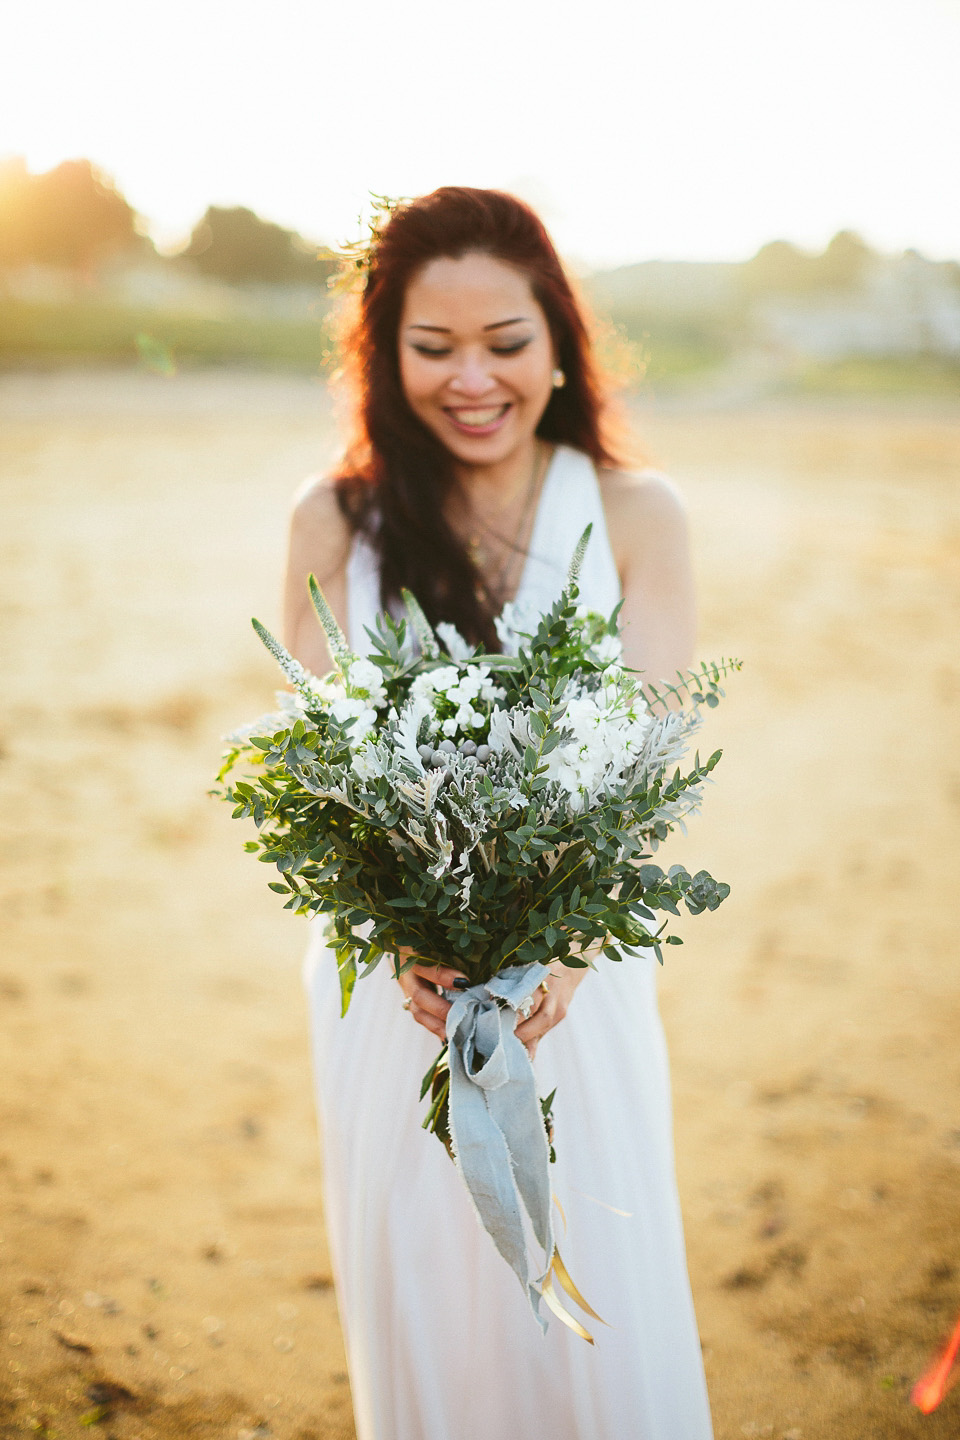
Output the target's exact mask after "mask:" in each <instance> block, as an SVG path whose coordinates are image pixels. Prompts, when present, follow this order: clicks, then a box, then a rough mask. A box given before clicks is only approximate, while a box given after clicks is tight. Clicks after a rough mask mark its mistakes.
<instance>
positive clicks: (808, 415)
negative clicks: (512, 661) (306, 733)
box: [0, 372, 960, 1440]
mask: <svg viewBox="0 0 960 1440" xmlns="http://www.w3.org/2000/svg"><path fill="white" fill-rule="evenodd" d="M637 419H638V423H639V425H640V427H641V429H642V432H643V435H644V437H645V440H646V443H647V445H648V448H649V450H650V451H651V452H652V454H653V455H654V456H655V457H656V459H657V460H658V462H659V463H660V464H661V465H662V466H664V467H665V468H667V469H668V470H669V471H670V472H671V473H672V474H674V475H675V476H676V477H677V479H678V481H679V482H680V484H681V485H682V487H683V489H684V491H685V493H686V495H687V497H688V500H689V504H690V509H691V515H692V521H693V529H694V539H695V547H696V557H697V567H698V572H699V576H700V582H701V591H702V601H703V626H702V641H701V652H702V653H703V654H704V655H706V656H709V655H718V654H720V653H721V652H722V653H733V654H737V655H739V656H741V657H742V658H743V660H744V662H745V668H744V670H743V672H742V674H741V675H740V676H739V677H737V678H736V680H735V681H734V682H733V683H732V684H731V685H730V687H729V696H728V700H727V701H726V703H725V704H724V706H723V707H722V708H721V709H720V710H719V711H718V712H717V713H716V715H715V716H714V717H712V719H711V730H710V734H709V736H708V737H707V738H706V740H705V746H704V748H708V747H709V748H713V746H714V745H720V744H722V745H723V747H724V750H725V756H724V760H723V763H722V765H721V766H720V768H719V770H718V771H717V776H716V780H717V783H716V785H715V786H714V788H713V790H712V792H711V793H710V794H709V795H708V801H707V806H706V810H705V813H704V816H703V817H702V819H701V820H700V821H698V822H696V824H695V825H694V826H693V827H692V829H691V833H690V836H689V838H688V839H687V840H685V841H681V842H680V843H679V844H676V845H674V847H673V855H674V857H675V858H677V859H683V860H685V861H687V862H689V863H692V864H696V865H697V866H699V865H701V864H705V865H707V866H708V867H709V868H710V869H711V870H712V871H713V873H714V874H716V875H718V876H720V877H722V878H724V879H726V880H728V881H729V882H730V883H731V884H732V886H733V894H732V896H731V898H730V900H729V901H728V902H727V904H726V905H725V906H724V907H723V908H722V909H721V910H720V911H719V912H717V914H715V915H713V916H705V917H702V918H700V919H698V920H696V921H692V920H688V921H687V922H686V923H684V925H683V927H682V933H683V934H684V935H685V937H686V939H687V945H686V946H685V948H683V949H677V950H674V951H673V952H672V953H670V955H669V960H668V964H667V966H666V969H665V971H664V973H663V976H662V1008H663V1014H664V1020H665V1024H666V1027H667V1032H668V1037H669V1041H670V1046H671V1052H672V1057H673V1074H674V1084H675V1096H676V1136H677V1148H678V1168H679V1178H680V1187H681V1194H682V1200H683V1206H684V1212H685V1218H686V1227H687V1239H688V1249H689V1255H690V1265H691V1274H692V1279H693V1286H694V1292H695V1298H696V1303H697V1309H698V1314H699V1318H700V1325H701V1332H702V1337H703V1344H704V1354H705V1360H706V1367H707V1376H708V1382H709V1385H710V1390H711V1395H712V1400H713V1405H714V1410H715V1418H716V1429H717V1436H718V1440H738V1437H740V1436H771V1437H774V1440H778V1437H779V1440H821V1437H823V1440H834V1437H837V1440H841V1437H857V1440H862V1437H871V1440H872V1437H884V1440H886V1437H901V1436H903V1437H906V1436H914V1435H917V1436H929V1437H938V1440H939V1437H947V1436H955V1435H957V1434H958V1433H960V1392H955V1393H954V1394H953V1395H950V1396H948V1397H947V1399H946V1400H945V1402H944V1404H943V1405H942V1407H941V1408H940V1409H939V1410H938V1411H937V1412H936V1413H935V1414H934V1415H932V1416H930V1417H928V1418H924V1417H921V1416H920V1415H919V1414H918V1413H917V1412H916V1411H915V1410H914V1409H913V1408H912V1407H911V1406H910V1404H909V1391H910V1386H911V1383H912V1381H913V1379H915V1378H916V1376H917V1374H918V1373H919V1372H920V1370H921V1369H922V1368H923V1367H924V1365H925V1363H926V1362H927V1360H928V1358H929V1357H930V1355H931V1354H932V1353H933V1352H934V1350H935V1349H936V1347H937V1345H938V1344H939V1343H940V1342H941V1341H942V1339H943V1337H944V1336H945V1334H946V1332H947V1331H948V1330H949V1328H950V1325H951V1323H952V1321H953V1318H954V1316H955V1315H956V1313H957V1312H958V1311H960V1238H958V1236H960V1226H958V1219H960V1104H958V1080H960V1050H958V1045H957V1036H958V1035H960V980H958V975H957V968H956V964H955V960H954V954H955V938H954V937H955V934H956V931H957V923H958V903H957V898H956V897H957V890H958V886H957V883H956V878H955V871H956V855H957V840H958V832H960V759H958V758H957V757H958V751H957V750H955V749H954V746H955V745H956V743H957V740H958V729H960V721H958V706H960V655H958V651H957V635H958V632H960V487H958V484H957V478H958V470H960V404H958V405H957V406H956V407H950V406H945V405H941V406H939V407H934V406H932V405H927V406H924V405H920V404H913V405H910V406H907V405H899V406H897V407H888V408H886V409H880V408H873V409H870V408H863V407H861V408H853V407H851V406H850V405H843V406H833V407H830V406H825V405H822V404H820V405H817V404H814V403H810V404H800V403H793V404H790V405H787V404H783V405H779V406H778V405H776V404H773V403H772V402H768V403H766V404H764V405H759V404H754V405H753V406H742V407H740V408H722V407H719V406H716V405H715V406H714V407H712V408H711V407H710V406H708V405H707V404H706V402H705V401H700V402H698V401H697V400H696V398H695V397H691V398H689V399H687V400H686V401H684V402H682V403H681V402H679V401H678V402H675V403H674V404H672V405H670V406H667V405H666V404H660V405H659V406H656V405H654V404H652V403H650V402H648V403H646V404H644V405H640V406H638V408H637ZM334 446H335V437H334V433H333V429H332V426H331V420H330V408H329V404H328V402H327V398H326V396H325V394H324V392H323V390H322V389H321V388H320V386H319V385H318V384H317V383H315V382H313V381H310V380H301V379H287V378H271V377H263V376H254V375H245V374H242V373H234V374H229V373H216V374H207V375H195V376H178V377H176V378H174V379H171V380H164V379H161V378H159V377H155V376H151V375H137V374H131V373H112V372H99V373H81V372H78V373H64V374H61V375H47V376H39V375H38V376H30V375H19V376H6V377H4V378H3V379H2V380H0V463H2V479H0V484H2V509H0V557H2V581H0V605H2V613H3V626H2V629H0V647H2V651H3V677H4V678H3V690H2V697H0V747H2V750H0V804H2V826H3V828H2V836H0V843H2V854H3V860H4V865H3V870H2V878H0V922H2V927H3V938H2V950H0V1023H2V1046H3V1051H2V1053H3V1079H2V1084H0V1117H2V1136H0V1235H2V1243H0V1436H6V1435H10V1436H14V1435H21V1434H38V1435H44V1434H47V1435H56V1436H59V1437H72V1436H81V1435H84V1434H90V1433H100V1434H103V1435H112V1436H114V1437H116V1440H134V1437H141V1440H153V1437H164V1440H166V1437H179V1436H197V1437H214V1436H217V1437H219V1436H224V1437H231V1440H234V1437H239V1440H243V1437H247V1440H249V1437H252V1436H267V1435H269V1436H273V1437H277V1440H310V1437H324V1440H340V1437H348V1436H351V1435H352V1434H353V1427H352V1420H351V1413H350V1399H349V1387H348V1384H347V1380H346V1374H345V1364H344V1357H343V1349H342V1343H341V1339H340V1334H339V1328H338V1323H337V1314H336V1302H335V1298H334V1294H333V1290H332V1287H331V1280H330V1271H329V1259H328V1255H327V1252H326V1248H325V1240H324V1234H323V1224H322V1201H321V1176H320V1166H319V1160H318V1155H317V1147H316V1133H315V1125H314V1119H313V1113H312V1099H311V1087H310V1074H309V1057H308V1050H307V1042H306V1034H305V1020H304V1006H303V1000H302V996H301V990H300V980H299V965H300V957H301V952H302V949H303V944H304V928H303V926H304V922H303V921H302V920H298V919H296V918H294V917H291V916H290V915H288V914H285V913H283V912H282V910H281V909H280V907H279V905H278V904H277V903H276V897H274V896H273V895H271V894H270V893H269V892H268V891H267V889H266V885H265V881H266V879H267V878H269V877H268V875H267V872H266V871H265V870H264V869H262V868H259V867H257V865H256V864H255V862H254V861H252V860H251V859H250V857H248V856H246V855H244V854H243V853H242V851H241V841H242V838H243V837H242V835H241V831H240V827H239V826H236V825H235V824H234V823H233V822H232V821H231V820H230V819H229V816H228V814H227V811H226V809H225V807H223V806H219V805H216V804H214V802H213V801H211V800H209V799H208V798H207V797H206V795H205V788H206V786H207V785H208V784H209V782H210V778H211V775H212V773H213V771H214V770H215V768H216V761H217V755H218V751H219V740H218V737H219V735H220V734H221V733H222V732H223V731H224V730H225V729H227V728H228V727H229V726H230V725H231V724H232V723H234V722H236V721H238V720H240V719H243V718H246V717H248V716H251V715H253V714H256V713H259V712H260V711H261V710H262V709H264V708H266V706H267V705H268V703H269V700H270V696H271V694H272V691H273V689H274V688H275V683H276V681H275V674H274V671H273V668H272V664H271V662H270V661H269V660H268V658H267V657H266V656H265V655H263V654H262V653H261V652H260V649H259V646H258V645H257V643H256V641H255V639H254V637H253V635H252V632H251V631H250V628H249V624H248V619H249V616H250V615H251V614H257V615H259V616H260V618H261V619H263V620H264V621H265V622H266V623H267V624H270V625H275V624H276V623H277V619H278V577H279V570H280V564H281V557H282V550H283V538H284V527H285V509H286V503H287V498H288V496H289V494H290V492H291V491H292V489H293V488H294V487H295V485H296V484H297V483H298V482H299V481H300V479H301V478H302V477H303V476H304V475H305V474H307V473H308V472H310V471H311V470H314V469H317V468H321V467H322V466H323V464H324V462H325V460H326V459H327V458H328V457H329V456H330V454H331V453H332V451H333V449H334ZM491 1263H495V1262H494V1260H493V1257H491ZM581 1283H583V1282H581ZM451 1440H455V1437H451ZM492 1440H501V1437H492ZM503 1440H507V1437H503ZM511 1440H512V1437H511ZM624 1440H628V1437H624Z"/></svg>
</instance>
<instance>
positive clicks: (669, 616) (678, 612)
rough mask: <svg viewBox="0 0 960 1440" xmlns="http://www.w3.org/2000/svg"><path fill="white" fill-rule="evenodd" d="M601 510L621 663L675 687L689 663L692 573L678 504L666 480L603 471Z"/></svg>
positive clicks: (693, 626)
mask: <svg viewBox="0 0 960 1440" xmlns="http://www.w3.org/2000/svg"><path fill="white" fill-rule="evenodd" d="M600 488H601V494H602V497H603V508H604V513H605V515H606V520H607V530H608V531H609V534H610V537H611V542H612V544H613V550H614V559H615V560H616V563H617V571H618V573H619V575H620V583H621V586H622V588H623V609H622V610H621V612H620V625H621V628H622V630H623V651H624V660H625V661H626V663H627V664H628V665H629V666H631V667H632V668H633V669H635V670H642V671H643V672H644V674H645V676H646V678H647V679H649V680H652V681H653V682H654V683H656V682H657V681H658V680H672V679H674V678H675V676H676V672H677V670H682V669H685V668H686V667H687V666H688V665H689V664H690V663H691V661H692V658H693V646H694V641H695V638H696V606H695V602H694V593H693V568H692V565H691V562H690V543H689V537H688V530H687V517H686V512H685V510H684V506H683V501H682V500H681V498H680V496H679V494H678V493H677V491H676V489H675V488H674V486H673V485H672V484H671V483H670V481H669V480H668V479H666V477H665V476H663V475H658V474H655V473H651V472H649V471H648V472H647V473H646V474H644V475H626V474H623V473H622V472H621V471H611V470H606V471H601V474H600Z"/></svg>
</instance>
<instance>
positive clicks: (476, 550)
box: [467, 440, 548, 605]
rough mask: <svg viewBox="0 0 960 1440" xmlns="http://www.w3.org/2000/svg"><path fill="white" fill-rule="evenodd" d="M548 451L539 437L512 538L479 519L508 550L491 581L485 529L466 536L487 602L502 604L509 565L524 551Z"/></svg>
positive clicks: (469, 552)
mask: <svg viewBox="0 0 960 1440" xmlns="http://www.w3.org/2000/svg"><path fill="white" fill-rule="evenodd" d="M547 453H548V452H547V450H546V448H545V447H544V448H543V449H542V448H541V444H540V441H539V440H537V441H535V442H534V452H533V470H532V471H531V474H530V482H529V484H528V486H527V494H526V497H525V498H524V502H523V509H522V511H521V512H520V519H519V520H518V522H517V526H516V529H515V531H514V534H513V538H512V539H511V540H504V538H503V536H502V535H498V534H497V532H496V530H494V529H493V527H492V526H490V525H488V524H487V523H486V521H483V520H481V521H480V524H481V525H482V527H483V530H486V532H487V534H488V535H492V536H494V538H495V539H497V540H499V541H500V543H501V544H502V545H505V546H506V551H507V555H506V559H505V560H504V562H503V564H502V565H501V566H500V569H499V571H498V572H497V576H496V578H495V580H494V581H493V582H492V583H490V582H488V581H487V579H486V577H485V576H484V574H483V572H484V570H485V569H486V563H487V559H488V556H487V554H486V553H485V551H484V548H483V530H480V531H477V532H475V533H474V534H473V535H471V536H470V537H469V539H468V540H467V553H468V554H469V556H470V559H471V561H472V562H473V565H474V568H475V569H476V570H477V571H479V572H480V577H481V583H480V586H478V599H483V598H484V597H486V599H487V600H488V602H490V603H491V604H494V605H502V604H503V600H504V596H505V595H506V588H507V580H508V579H509V572H510V568H511V566H512V565H513V563H514V561H515V560H516V558H517V556H518V555H519V554H520V553H521V545H520V540H521V537H522V536H523V533H524V531H525V530H526V527H527V522H528V521H529V519H530V515H531V512H532V511H533V508H534V503H535V501H536V498H537V493H538V491H539V489H540V481H541V479H542V474H541V469H542V467H541V461H542V460H543V459H544V457H545V455H546V454H547Z"/></svg>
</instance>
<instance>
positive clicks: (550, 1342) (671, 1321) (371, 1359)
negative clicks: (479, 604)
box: [306, 446, 712, 1440]
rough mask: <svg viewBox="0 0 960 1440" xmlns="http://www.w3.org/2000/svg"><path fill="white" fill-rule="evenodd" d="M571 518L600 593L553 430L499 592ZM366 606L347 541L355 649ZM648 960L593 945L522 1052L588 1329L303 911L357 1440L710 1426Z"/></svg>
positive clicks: (562, 1241) (548, 595) (589, 484)
mask: <svg viewBox="0 0 960 1440" xmlns="http://www.w3.org/2000/svg"><path fill="white" fill-rule="evenodd" d="M589 521H593V535H592V539H591V542H590V545H589V547H588V551H587V555H586V559H585V563H584V567H583V571H582V574H581V595H582V598H583V600H584V602H585V603H587V604H589V605H590V606H591V608H593V609H598V610H602V611H605V612H607V613H609V612H610V611H611V610H612V609H613V607H614V605H615V604H616V603H617V601H618V600H619V598H620V587H619V581H618V578H617V572H616V568H615V565H614V560H613V555H612V553H611V550H610V543H609V539H608V536H607V530H606V525H605V523H604V516H603V510H602V507H601V503H600V492H599V487H598V484H597V478H596V474H595V472H594V469H593V466H592V464H591V462H590V461H589V459H588V458H587V457H586V456H584V455H582V454H581V453H579V452H578V451H575V450H571V449H568V448H566V447H562V446H561V447H560V448H558V449H557V451H556V452H555V454H554V458H553V460H552V462H551V465H550V468H549V470H548V473H547V477H546V480H545V483H544V488H543V492H542V495H541V499H540V505H539V509H538V512H537V516H536V521H535V525H534V531H533V536H532V538H531V543H530V553H529V557H528V560H527V563H526V566H525V571H524V575H523V579H522V582H521V585H520V589H519V591H518V595H517V605H518V607H519V608H520V609H521V611H524V610H526V611H528V612H529V611H542V610H543V609H545V608H546V607H548V606H549V605H550V604H552V602H553V601H554V600H555V599H556V597H557V595H558V594H559V592H560V590H561V588H562V585H563V580H564V576H565V573H566V567H567V564H568V562H569V558H570V555H571V554H572V552H573V548H574V546H575V544H576V542H577V540H578V539H579V537H580V535H581V533H582V531H583V529H584V527H585V526H586V525H587V523H588V522H589ZM378 606H379V594H378V582H377V572H376V564H375V561H374V558H373V556H372V554H371V552H370V550H369V549H368V547H367V546H366V545H365V544H363V543H362V542H361V543H359V544H355V546H354V549H353V552H352V555H351V559H350V563H349V567H348V624H349V631H350V639H351V642H352V644H353V645H354V646H355V647H356V648H358V649H360V648H363V647H364V645H365V640H366V637H365V635H364V630H363V626H364V625H372V623H373V618H374V616H375V614H376V612H377V609H378ZM656 963H657V962H656V960H655V959H653V958H652V957H649V958H648V957H643V958H636V959H634V958H630V957H627V958H626V959H625V960H624V961H623V962H622V963H620V964H617V963H613V962H610V961H608V960H605V959H601V960H600V962H599V968H598V972H597V973H595V974H590V975H588V976H587V977H586V979H585V981H584V982H583V983H582V984H581V985H580V987H579V988H578V990H577V992H576V995H575V996H574V999H573V1002H572V1004H571V1007H570V1010H569V1012H568V1014H567V1016H566V1018H565V1019H564V1020H563V1021H562V1022H561V1024H559V1025H558V1026H557V1027H556V1028H555V1029H554V1030H552V1031H551V1032H550V1033H549V1034H548V1035H546V1036H545V1037H544V1039H543V1040H542V1041H541V1044H540V1048H539V1051H538V1054H537V1058H536V1062H535V1069H536V1071H537V1078H538V1083H539V1091H540V1094H541V1095H546V1094H549V1092H550V1091H551V1090H552V1089H553V1088H554V1087H555V1086H556V1091H557V1093H556V1099H555V1101H554V1118H555V1124H556V1138H555V1143H556V1151H557V1163H556V1165H554V1166H551V1182H552V1185H553V1189H554V1192H555V1194H556V1195H557V1197H558V1199H559V1201H560V1203H561V1204H562V1206H563V1210H564V1213H565V1215H566V1221H567V1230H566V1234H564V1232H563V1227H562V1224H559V1225H558V1239H559V1245H560V1251H561V1254H562V1255H563V1258H564V1261H565V1263H566V1265H567V1268H568V1269H569V1271H570V1273H571V1275H572V1277H573V1280H574V1282H575V1283H576V1284H577V1285H578V1286H579V1288H580V1290H581V1291H582V1293H583V1294H584V1296H585V1298H586V1299H587V1300H588V1301H589V1302H590V1304H591V1305H592V1306H593V1308H594V1309H595V1310H596V1311H597V1312H598V1313H599V1314H600V1315H602V1316H603V1318H604V1320H605V1321H607V1323H608V1325H609V1329H608V1328H605V1327H604V1326H602V1325H597V1324H596V1322H593V1321H589V1320H588V1321H587V1324H588V1327H589V1328H590V1329H591V1331H592V1332H593V1333H594V1335H595V1338H596V1345H595V1346H590V1345H588V1344H586V1342H585V1341H583V1340H582V1339H580V1338H578V1337H577V1336H576V1335H574V1334H573V1333H572V1332H571V1331H569V1330H568V1329H567V1328H566V1327H565V1326H564V1325H562V1324H561V1323H560V1322H559V1321H558V1320H555V1319H551V1320H550V1327H549V1331H548V1333H547V1334H546V1336H544V1335H543V1334H541V1331H540V1329H539V1327H538V1325H537V1323H536V1321H535V1319H534V1317H533V1315H532V1314H531V1311H530V1307H529V1304H528V1303H527V1300H526V1297H525V1295H524V1293H523V1291H522V1289H521V1287H520V1285H519V1284H518V1283H517V1279H516V1277H515V1275H514V1274H513V1272H512V1271H511V1270H510V1269H509V1268H508V1266H507V1265H506V1264H505V1262H504V1261H503V1260H502V1259H501V1258H500V1256H499V1255H498V1254H497V1252H496V1251H495V1249H494V1247H493V1243H492V1241H491V1240H490V1238H489V1236H488V1235H487V1234H486V1233H485V1232H484V1231H483V1230H482V1229H481V1228H480V1225H479V1222H478V1220H477V1219H476V1216H475V1214H474V1212H473V1210H472V1209H471V1205H470V1201H469V1198H468V1195H467V1192H466V1189H465V1187H464V1185H463V1182H462V1180H461V1179H460V1177H459V1176H458V1174H457V1172H456V1171H455V1169H454V1167H453V1164H452V1163H451V1161H450V1160H449V1159H448V1157H447V1154H446V1152H445V1150H444V1148H443V1146H442V1145H441V1144H440V1142H439V1141H438V1140H437V1139H436V1137H435V1136H433V1135H430V1134H428V1133H427V1132H426V1131H425V1130H423V1129H421V1121H422V1119H423V1111H424V1106H423V1105H422V1104H421V1102H420V1100H419V1099H418V1096H419V1092H420V1081H421V1077H422V1076H423V1074H424V1072H425V1071H426V1069H427V1067H428V1066H429V1064H430V1063H431V1061H432V1060H433V1059H434V1057H435V1056H436V1054H437V1050H438V1048H439V1046H438V1042H437V1040H436V1039H435V1038H434V1037H433V1036H431V1035H430V1034H428V1033H427V1031H426V1030H424V1029H423V1028H422V1027H421V1026H419V1025H417V1024H416V1023H415V1022H414V1021H413V1020H411V1018H410V1016H409V1015H408V1014H407V1013H406V1012H405V1011H404V1010H402V1009H401V1005H400V999H401V997H400V992H399V989H398V987H397V984H396V982H395V980H394V979H393V977H392V973H391V969H390V966H389V964H388V963H386V962H381V965H380V967H379V968H378V969H377V970H376V971H374V973H373V974H372V975H371V976H369V977H368V978H367V979H364V980H360V981H358V983H357V986H356V989H355V991H354V995H353V1000H352V1003H351V1006H350V1010H349V1012H348V1014H347V1016H346V1018H345V1019H341V1018H340V990H339V984H338V980H337V973H336V963H335V961H334V959H333V957H332V956H331V955H330V954H329V952H328V951H327V950H326V949H325V947H324V943H323V934H322V922H314V923H313V924H312V927H311V941H310V948H309V951H308V954H307V963H306V985H307V991H308V997H309V1005H310V1020H311V1028H312V1037H313V1053H314V1068H315V1075H316V1085H317V1105H318V1110H319V1117H320V1129H321V1136H322V1141H323V1148H324V1183H325V1193H326V1219H327V1230H328V1234H329V1241H330V1250H331V1255H332V1259H333V1270H334V1277H335V1281H336V1287H337V1298H338V1302H339V1307H340V1317H341V1321H342V1324H343V1330H344V1337H345V1341H346V1348H347V1358H348V1364H349V1368H350V1381H351V1386H352V1391H353V1404H354V1412H355V1416H356V1425H357V1435H358V1437H359V1440H710V1437H711V1435H712V1430H711V1424H710V1412H709V1407H708V1403H707V1393H706V1386H705V1383H704V1376H703V1366H702V1363H701V1357H700V1345H699V1341H698V1337H697V1327H696V1320H695V1318H694V1313H693V1304H692V1300H691V1296H690V1285H689V1281H688V1278H687V1268H686V1257H685V1254H684V1244H683V1231H682V1226H681V1219H680V1209H679V1204H678V1200H677V1191H676V1181H675V1178H674V1160H673V1141H672V1133H671V1101H670V1082H669V1075H668V1070H667V1056H666V1049H665V1045H664V1038H663V1032H662V1029H661V1025H660V1017H659V1014H658V1012H657V1001H656V977H655V969H656ZM598 1202H599V1203H598ZM617 1211H622V1212H626V1213H625V1214H618V1213H616V1212H617Z"/></svg>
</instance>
